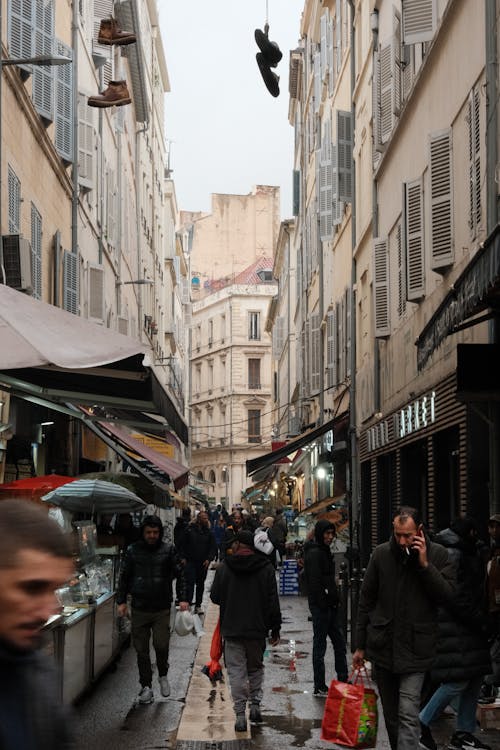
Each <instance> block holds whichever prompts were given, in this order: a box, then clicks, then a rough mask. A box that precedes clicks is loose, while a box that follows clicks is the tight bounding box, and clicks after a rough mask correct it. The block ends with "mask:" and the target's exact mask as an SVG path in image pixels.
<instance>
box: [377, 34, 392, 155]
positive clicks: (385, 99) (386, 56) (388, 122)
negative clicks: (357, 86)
mask: <svg viewBox="0 0 500 750" xmlns="http://www.w3.org/2000/svg"><path fill="white" fill-rule="evenodd" d="M392 100H393V81H392V45H391V44H386V45H385V47H381V48H380V124H381V133H380V136H381V140H382V143H386V142H387V141H388V140H389V137H390V135H391V132H392V128H393V125H394V114H393V111H392Z"/></svg>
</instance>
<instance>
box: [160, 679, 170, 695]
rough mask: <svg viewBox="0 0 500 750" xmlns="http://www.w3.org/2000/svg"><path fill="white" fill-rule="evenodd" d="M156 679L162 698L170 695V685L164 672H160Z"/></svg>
mask: <svg viewBox="0 0 500 750" xmlns="http://www.w3.org/2000/svg"><path fill="white" fill-rule="evenodd" d="M158 681H159V683H160V693H161V694H162V695H163V697H164V698H168V696H169V695H170V685H169V683H168V678H167V675H166V674H162V675H161V676H160V677H159V678H158Z"/></svg>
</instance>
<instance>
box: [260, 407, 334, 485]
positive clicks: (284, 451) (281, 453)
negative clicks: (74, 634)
mask: <svg viewBox="0 0 500 750" xmlns="http://www.w3.org/2000/svg"><path fill="white" fill-rule="evenodd" d="M336 422H337V420H336V419H330V420H329V421H328V422H325V423H324V424H322V425H320V426H319V427H315V428H314V429H313V430H308V432H303V433H302V435H299V436H298V437H296V438H295V439H294V440H290V442H289V443H287V444H286V445H284V446H283V447H282V448H278V449H277V450H275V451H271V452H270V453H264V455H263V456H258V457H257V458H250V459H249V460H248V461H247V462H246V467H247V476H251V475H252V474H255V472H256V471H259V470H260V469H264V468H266V467H268V466H271V465H272V464H275V463H278V462H279V461H280V459H282V458H285V457H286V456H290V455H291V454H292V453H295V451H297V450H299V448H303V447H304V446H306V445H309V444H310V443H312V442H313V441H314V440H316V438H319V437H321V435H324V434H325V432H328V431H329V430H333V428H334V426H335V424H336Z"/></svg>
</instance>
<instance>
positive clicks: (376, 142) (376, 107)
mask: <svg viewBox="0 0 500 750" xmlns="http://www.w3.org/2000/svg"><path fill="white" fill-rule="evenodd" d="M381 115H382V110H381V89H380V50H376V51H375V52H374V53H373V77H372V132H373V166H374V167H375V166H376V164H377V163H378V161H379V159H380V156H379V154H380V152H381V151H383V149H384V147H383V145H382V122H381Z"/></svg>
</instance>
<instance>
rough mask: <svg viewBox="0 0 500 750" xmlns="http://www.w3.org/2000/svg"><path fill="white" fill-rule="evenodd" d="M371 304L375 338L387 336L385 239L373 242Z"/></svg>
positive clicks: (387, 255)
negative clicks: (372, 306) (372, 304)
mask: <svg viewBox="0 0 500 750" xmlns="http://www.w3.org/2000/svg"><path fill="white" fill-rule="evenodd" d="M373 303H374V318H375V336H376V337H377V338H383V337H386V336H389V334H390V320H389V253H388V247H387V238H385V237H377V238H376V239H375V240H374V241H373Z"/></svg>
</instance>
